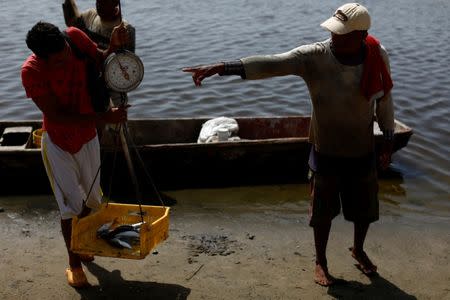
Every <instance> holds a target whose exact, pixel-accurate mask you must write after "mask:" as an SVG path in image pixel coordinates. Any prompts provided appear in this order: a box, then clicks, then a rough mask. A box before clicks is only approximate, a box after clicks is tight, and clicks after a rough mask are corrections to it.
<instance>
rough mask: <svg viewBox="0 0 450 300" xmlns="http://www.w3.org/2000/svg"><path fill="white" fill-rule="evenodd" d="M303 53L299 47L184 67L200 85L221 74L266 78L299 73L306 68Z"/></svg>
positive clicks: (246, 77)
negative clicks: (282, 51)
mask: <svg viewBox="0 0 450 300" xmlns="http://www.w3.org/2000/svg"><path fill="white" fill-rule="evenodd" d="M301 56H302V53H301V52H300V50H299V48H297V49H293V50H291V51H289V52H286V53H281V54H275V55H258V56H251V57H246V58H242V59H240V60H237V61H232V62H221V63H216V64H209V65H201V66H196V67H187V68H183V69H182V70H183V71H184V72H190V73H192V79H193V80H194V83H195V85H196V86H200V85H201V83H202V81H203V79H205V78H206V77H210V76H213V75H215V74H219V75H221V76H222V75H239V76H241V77H242V78H243V79H264V78H269V77H274V76H286V75H299V76H302V72H303V70H304V67H303V64H302V59H301Z"/></svg>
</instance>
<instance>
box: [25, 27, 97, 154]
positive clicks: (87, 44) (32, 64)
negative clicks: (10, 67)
mask: <svg viewBox="0 0 450 300" xmlns="http://www.w3.org/2000/svg"><path fill="white" fill-rule="evenodd" d="M66 32H67V34H68V35H69V37H70V39H71V40H72V42H73V43H75V44H76V45H77V47H78V48H79V49H80V50H81V51H83V52H85V53H86V54H87V55H89V56H92V57H94V56H95V55H96V52H97V45H96V44H95V43H94V42H92V41H91V40H90V39H89V37H88V36H87V35H86V34H85V33H84V32H82V31H81V30H79V29H77V28H75V27H69V28H68V29H67V30H66ZM22 84H23V86H24V88H25V91H26V95H27V97H29V98H32V99H33V98H44V99H45V97H50V96H51V97H53V96H56V98H57V101H58V109H59V110H61V111H67V112H70V113H75V114H90V113H93V112H94V110H93V108H92V104H91V96H90V95H89V91H88V88H87V78H86V63H85V61H84V60H81V59H79V58H77V57H76V56H75V55H74V54H73V53H72V52H70V53H69V55H68V57H67V61H66V62H65V64H64V65H63V66H62V67H59V68H57V69H51V70H50V69H49V66H48V63H47V61H46V60H45V59H42V58H40V57H38V56H36V55H35V54H32V55H30V56H29V57H28V59H27V60H26V61H25V63H24V64H23V65H22ZM43 117H44V121H43V128H44V130H46V131H47V133H48V135H49V137H50V139H51V140H52V142H53V143H55V144H56V145H57V146H58V147H60V148H61V149H63V150H64V151H67V152H69V153H72V154H75V153H77V152H78V151H80V149H81V147H82V146H83V145H84V144H85V143H87V142H89V141H90V140H91V139H93V138H94V137H95V136H96V134H97V132H96V124H95V122H93V121H92V122H77V123H60V122H55V121H53V120H52V119H49V118H47V117H46V115H45V113H44V115H43Z"/></svg>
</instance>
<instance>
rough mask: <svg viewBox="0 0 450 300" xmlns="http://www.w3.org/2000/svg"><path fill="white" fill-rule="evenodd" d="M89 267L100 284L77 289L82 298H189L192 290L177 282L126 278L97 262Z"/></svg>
mask: <svg viewBox="0 0 450 300" xmlns="http://www.w3.org/2000/svg"><path fill="white" fill-rule="evenodd" d="M86 267H87V269H88V270H89V272H91V273H92V274H93V275H94V276H95V277H97V279H98V281H99V285H97V286H92V287H89V288H85V289H77V292H78V293H79V294H80V296H81V299H87V300H88V299H152V300H153V299H161V300H175V299H176V300H178V299H179V300H183V299H187V297H188V295H189V294H190V292H191V290H190V289H188V288H185V287H183V286H181V285H177V284H167V283H158V282H142V281H128V280H124V279H123V278H122V276H121V274H120V271H119V270H113V271H111V272H110V271H108V270H106V269H104V268H102V267H101V266H99V265H97V264H96V263H87V264H86Z"/></svg>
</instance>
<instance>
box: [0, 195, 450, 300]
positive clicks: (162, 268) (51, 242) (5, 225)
mask: <svg viewBox="0 0 450 300" xmlns="http://www.w3.org/2000/svg"><path fill="white" fill-rule="evenodd" d="M169 194H170V195H171V196H172V197H174V198H176V199H177V201H178V204H177V205H175V206H173V207H172V209H171V217H170V221H171V225H170V232H169V235H170V236H169V238H168V239H167V240H166V241H165V242H164V243H162V244H160V245H158V246H157V247H156V248H155V249H154V250H153V253H152V254H150V255H149V256H147V257H146V258H145V259H143V260H125V259H112V258H104V257H96V259H95V261H94V262H93V263H89V264H86V265H85V266H84V268H85V270H86V273H87V277H88V279H89V281H90V282H91V284H92V287H90V288H88V289H83V290H77V289H73V288H71V287H70V286H69V285H68V284H67V283H66V278H65V276H64V270H65V268H66V267H67V255H66V252H65V247H64V243H63V239H62V236H61V233H60V226H59V216H58V212H57V210H56V206H55V204H54V202H53V200H52V198H51V197H50V196H40V197H34V198H29V199H20V198H17V199H8V201H2V202H0V203H2V204H1V205H0V206H1V207H3V209H4V211H3V212H0V224H2V226H0V237H1V239H0V250H1V253H2V254H1V257H2V258H1V260H0V269H1V272H0V295H1V299H336V298H337V299H367V298H369V299H450V288H449V285H448V283H449V282H450V266H449V262H450V234H449V232H450V222H449V218H444V217H430V216H422V215H418V214H412V213H405V212H401V213H400V212H398V211H395V210H394V209H393V208H392V207H388V206H387V205H383V204H382V207H381V213H382V218H381V219H380V221H379V222H377V223H375V224H374V225H373V226H372V227H371V228H370V231H369V236H368V239H367V242H366V250H367V253H368V254H369V255H370V256H371V258H372V259H373V261H374V262H375V263H376V264H377V265H378V268H379V276H378V277H374V278H368V277H366V276H364V275H363V274H362V273H361V272H360V271H359V270H357V269H356V268H355V266H354V265H353V264H354V260H353V259H352V258H351V256H350V253H349V251H348V250H347V248H348V247H349V246H350V245H351V242H352V226H351V224H350V223H347V222H345V221H344V220H343V219H342V217H339V218H337V219H336V221H335V222H334V226H333V228H332V233H331V239H330V241H329V246H328V249H329V250H328V256H329V268H330V271H331V273H332V274H333V275H334V276H336V277H337V278H339V279H340V282H339V284H337V285H335V286H333V287H330V288H324V287H320V286H318V285H316V284H315V283H314V282H313V279H312V278H313V269H314V251H313V238H312V230H311V229H310V228H309V227H308V225H307V224H308V214H307V208H308V202H307V199H305V198H304V197H305V196H303V195H306V193H304V191H302V190H301V187H300V188H298V187H295V186H281V187H262V188H257V189H255V188H241V189H227V190H197V191H192V190H191V191H187V190H186V191H178V192H171V193H169ZM0 200H2V199H0Z"/></svg>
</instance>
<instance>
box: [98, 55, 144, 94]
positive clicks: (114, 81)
mask: <svg viewBox="0 0 450 300" xmlns="http://www.w3.org/2000/svg"><path fill="white" fill-rule="evenodd" d="M143 78H144V65H143V64H142V61H141V59H140V58H139V57H138V56H137V55H136V54H134V53H133V52H130V51H127V50H123V51H120V52H116V53H112V54H111V55H110V56H108V58H107V59H106V60H105V82H106V84H107V85H108V87H109V88H110V89H112V90H114V91H116V92H122V93H126V92H129V91H132V90H134V89H135V88H136V87H137V86H138V85H139V84H140V83H141V81H142V79H143Z"/></svg>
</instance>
